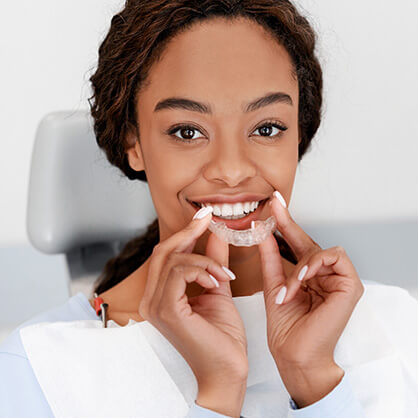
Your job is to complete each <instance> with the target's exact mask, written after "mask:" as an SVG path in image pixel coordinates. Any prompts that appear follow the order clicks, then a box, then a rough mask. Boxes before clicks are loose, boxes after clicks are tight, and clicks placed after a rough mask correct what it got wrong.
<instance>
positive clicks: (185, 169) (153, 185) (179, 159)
mask: <svg viewBox="0 0 418 418" xmlns="http://www.w3.org/2000/svg"><path fill="white" fill-rule="evenodd" d="M147 156H148V158H147V166H146V167H147V178H148V185H149V188H150V192H151V195H152V199H153V202H154V206H155V209H156V211H157V213H158V216H159V217H160V218H161V219H162V220H164V221H165V222H166V223H167V224H169V225H170V226H172V227H173V228H177V227H178V226H183V223H184V220H182V219H183V218H184V219H187V220H188V217H189V216H190V214H189V213H188V212H186V211H185V205H188V203H187V202H186V201H185V199H184V197H183V195H182V193H183V190H185V189H186V188H187V186H188V185H189V184H191V183H193V182H194V181H195V180H196V177H197V175H198V172H199V161H198V160H197V158H192V157H191V156H190V155H186V153H184V152H183V153H181V152H176V151H174V150H173V149H168V148H167V149H165V150H164V151H162V152H160V153H148V154H147ZM191 161H193V164H191ZM182 214H183V215H182Z"/></svg>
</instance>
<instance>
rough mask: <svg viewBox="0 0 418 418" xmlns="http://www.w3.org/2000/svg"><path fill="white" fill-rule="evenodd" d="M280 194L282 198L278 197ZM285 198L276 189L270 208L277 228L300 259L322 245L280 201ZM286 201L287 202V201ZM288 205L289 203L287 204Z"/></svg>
mask: <svg viewBox="0 0 418 418" xmlns="http://www.w3.org/2000/svg"><path fill="white" fill-rule="evenodd" d="M278 196H280V197H281V199H280V198H279V197H278ZM281 201H283V202H285V200H284V199H283V197H282V196H281V195H280V193H279V192H278V191H277V190H276V191H275V192H274V193H273V198H272V200H271V204H270V208H271V212H272V214H273V215H274V217H275V219H276V222H277V229H278V231H279V232H280V234H281V235H282V237H283V238H284V239H285V241H286V242H287V243H288V244H289V245H290V247H291V249H292V250H293V252H294V253H295V255H296V258H297V259H298V260H299V259H301V258H302V257H303V255H304V254H305V253H307V252H309V251H311V250H312V249H313V248H316V249H321V247H320V246H319V245H318V244H317V243H316V242H315V241H314V240H313V239H312V238H311V237H310V236H309V235H308V234H307V233H306V232H305V231H304V230H303V229H302V228H301V227H300V226H299V225H298V224H297V223H296V222H295V221H294V220H293V218H292V217H291V216H290V212H289V210H288V209H287V207H286V208H285V207H284V206H283V205H282V204H281V203H280V202H281ZM285 203H286V202H285ZM286 206H287V205H286Z"/></svg>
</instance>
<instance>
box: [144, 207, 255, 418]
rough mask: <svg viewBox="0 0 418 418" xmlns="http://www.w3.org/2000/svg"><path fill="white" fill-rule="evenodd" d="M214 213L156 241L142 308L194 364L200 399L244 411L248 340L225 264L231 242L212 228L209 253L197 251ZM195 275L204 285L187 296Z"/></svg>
mask: <svg viewBox="0 0 418 418" xmlns="http://www.w3.org/2000/svg"><path fill="white" fill-rule="evenodd" d="M201 210H202V211H203V209H201ZM201 213H202V212H201ZM211 219H212V215H211V213H210V212H209V214H208V215H207V216H205V217H203V218H202V219H193V220H192V221H191V222H190V223H189V224H188V225H187V226H186V228H184V229H182V230H180V231H179V232H177V233H175V234H173V235H172V236H170V237H169V238H168V239H166V240H164V241H162V242H160V243H159V244H157V245H156V246H155V248H154V250H153V252H152V254H151V257H150V262H149V269H148V277H147V282H146V288H145V291H144V295H143V297H142V299H141V303H140V306H139V314H140V315H141V317H143V318H144V319H146V320H147V321H149V322H150V323H151V324H152V325H154V326H155V327H156V328H157V329H158V330H159V331H160V332H161V334H163V335H164V336H165V337H166V338H167V339H168V340H169V341H170V342H171V343H172V344H173V346H174V347H175V348H176V349H177V350H178V351H179V353H180V354H181V355H182V356H183V358H184V359H185V360H186V361H187V363H188V364H189V366H190V368H191V369H192V371H193V373H194V375H195V376H196V380H197V383H198V387H199V396H198V399H197V401H196V402H197V403H198V404H199V405H201V406H204V407H208V408H211V409H214V410H217V411H218V412H220V413H223V414H225V415H230V416H239V412H240V409H241V406H242V402H243V398H244V394H245V389H246V380H247V376H248V357H247V340H246V336H245V329H244V324H243V322H242V319H241V317H240V315H239V313H238V311H237V309H236V307H235V305H234V302H233V300H232V293H231V287H230V284H229V280H231V277H230V276H229V275H228V273H227V272H226V271H225V270H224V269H223V268H222V266H225V267H228V244H227V243H226V242H224V241H223V240H221V239H219V238H218V237H217V236H216V235H215V234H210V236H209V238H208V242H207V247H206V255H200V254H193V253H192V251H193V248H194V246H195V243H196V241H197V239H198V238H199V237H200V236H201V235H202V234H203V233H204V232H205V231H206V229H207V227H208V226H209V222H210V221H211ZM209 273H210V274H211V275H212V276H214V277H215V278H216V279H217V280H218V282H219V287H216V284H215V282H214V281H213V280H212V279H211V278H210V276H209ZM194 281H196V282H197V283H199V284H200V285H201V286H202V287H204V288H205V289H204V291H203V293H202V294H200V295H198V296H194V297H191V298H189V299H188V297H187V295H186V293H185V291H186V285H187V284H188V283H191V282H194ZM234 399H235V401H234Z"/></svg>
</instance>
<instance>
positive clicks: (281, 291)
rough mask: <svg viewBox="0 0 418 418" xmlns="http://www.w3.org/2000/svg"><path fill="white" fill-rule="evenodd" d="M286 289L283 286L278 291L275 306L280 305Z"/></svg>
mask: <svg viewBox="0 0 418 418" xmlns="http://www.w3.org/2000/svg"><path fill="white" fill-rule="evenodd" d="M286 292H287V287H286V286H283V287H282V288H281V289H280V292H279V293H278V294H277V296H276V304H278V305H281V304H282V303H283V301H284V298H285V297H286Z"/></svg>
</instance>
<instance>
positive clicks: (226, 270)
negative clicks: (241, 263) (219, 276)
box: [222, 266, 236, 280]
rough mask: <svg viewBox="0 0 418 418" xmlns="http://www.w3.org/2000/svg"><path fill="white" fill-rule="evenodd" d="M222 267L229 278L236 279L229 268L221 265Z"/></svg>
mask: <svg viewBox="0 0 418 418" xmlns="http://www.w3.org/2000/svg"><path fill="white" fill-rule="evenodd" d="M222 268H223V269H224V271H225V273H226V274H227V275H228V276H229V277H230V278H231V280H235V279H236V276H235V274H234V273H233V272H232V271H231V270H229V268H228V267H225V266H222Z"/></svg>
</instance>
